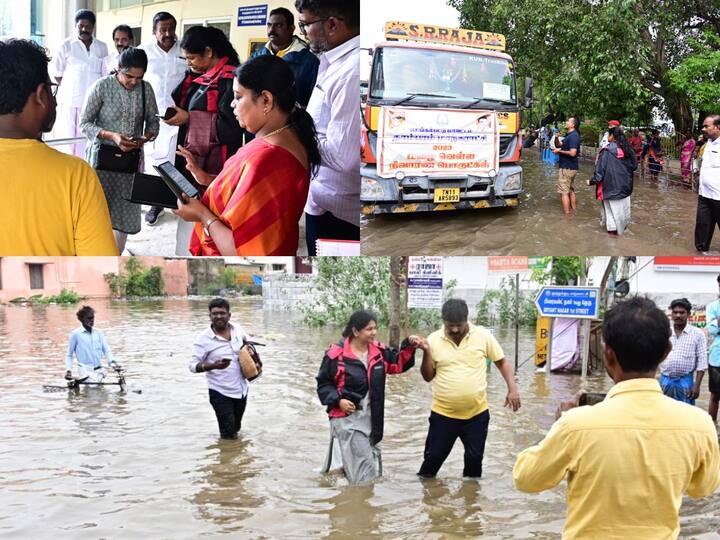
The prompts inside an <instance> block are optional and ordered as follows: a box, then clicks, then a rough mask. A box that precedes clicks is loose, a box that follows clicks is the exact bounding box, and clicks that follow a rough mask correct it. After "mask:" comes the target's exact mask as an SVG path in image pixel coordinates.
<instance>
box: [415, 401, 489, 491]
mask: <svg viewBox="0 0 720 540" xmlns="http://www.w3.org/2000/svg"><path fill="white" fill-rule="evenodd" d="M429 422H430V429H428V434H427V439H425V455H424V460H423V463H422V465H421V466H420V471H419V472H418V475H420V476H424V477H426V478H431V477H433V476H435V475H436V474H437V473H438V471H439V470H440V467H442V464H443V463H444V462H445V460H446V459H447V457H448V455H450V451H451V450H452V447H453V446H454V444H455V440H456V439H457V438H458V437H460V440H461V441H462V443H463V446H464V447H465V467H464V468H463V476H468V477H474V478H480V477H481V476H482V460H483V455H484V454H485V440H486V439H487V434H488V424H489V423H490V412H489V411H487V410H485V411H483V412H481V413H480V414H478V415H477V416H473V417H472V418H468V419H467V420H458V419H457V418H449V417H447V416H443V415H442V414H438V413H436V412H431V413H430V419H429Z"/></svg>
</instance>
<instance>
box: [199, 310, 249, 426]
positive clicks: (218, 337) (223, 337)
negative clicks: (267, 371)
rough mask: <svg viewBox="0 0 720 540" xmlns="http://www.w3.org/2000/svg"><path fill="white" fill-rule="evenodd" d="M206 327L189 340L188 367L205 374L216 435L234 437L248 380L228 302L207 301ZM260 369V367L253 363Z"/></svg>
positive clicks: (242, 340) (242, 336) (240, 340)
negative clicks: (190, 355)
mask: <svg viewBox="0 0 720 540" xmlns="http://www.w3.org/2000/svg"><path fill="white" fill-rule="evenodd" d="M208 310H209V311H210V328H208V329H207V330H205V331H204V332H203V333H202V334H200V335H199V336H198V337H197V339H196V340H195V343H193V353H192V359H191V360H190V364H189V366H188V367H189V368H190V371H191V372H192V373H205V376H206V377H207V383H208V394H209V396H210V405H212V407H213V410H214V411H215V417H216V418H217V423H218V428H219V429H220V438H222V439H237V436H238V432H239V431H240V427H241V424H242V418H243V415H244V414H245V407H246V405H247V394H248V380H247V379H246V378H245V377H244V376H243V372H242V369H241V368H240V362H239V360H238V355H239V354H240V349H242V348H243V346H244V345H245V341H247V337H248V336H247V334H246V333H245V331H244V330H243V329H242V327H241V326H240V325H234V324H232V323H231V322H230V303H229V302H228V301H227V300H225V299H224V298H214V299H213V300H211V301H210V303H209V304H208ZM256 367H257V368H258V371H259V372H261V371H262V367H261V366H257V364H256Z"/></svg>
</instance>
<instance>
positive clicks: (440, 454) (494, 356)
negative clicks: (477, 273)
mask: <svg viewBox="0 0 720 540" xmlns="http://www.w3.org/2000/svg"><path fill="white" fill-rule="evenodd" d="M442 319H443V328H441V329H440V330H437V331H435V332H433V333H432V334H430V335H429V336H428V338H427V341H428V345H429V347H428V348H427V350H425V351H424V354H423V361H422V366H421V367H420V372H421V373H422V376H423V379H425V380H426V381H428V382H430V381H433V401H432V406H431V411H430V428H429V430H428V435H427V439H426V440H425V454H424V460H423V463H422V465H421V466H420V471H419V472H418V475H419V476H422V477H425V478H432V477H434V476H435V475H436V474H437V472H438V471H439V470H440V467H441V466H442V464H443V463H444V462H445V459H446V458H447V457H448V455H449V454H450V451H451V450H452V447H453V445H454V444H455V441H456V439H457V438H458V437H460V440H461V441H462V443H463V446H464V447H465V467H464V468H463V476H466V477H474V478H479V477H481V476H482V460H483V454H484V453H485V439H486V438H487V432H488V424H489V422H490V413H489V412H488V403H487V392H486V389H487V359H490V360H492V361H493V363H494V364H495V367H497V368H498V370H499V371H500V373H501V374H502V376H503V378H504V379H505V383H506V384H507V388H508V393H507V397H506V398H505V406H507V407H511V408H512V410H513V411H517V410H518V409H519V408H520V394H519V393H518V389H517V385H516V384H515V379H514V378H513V372H512V368H511V367H510V363H509V362H508V361H507V360H506V359H505V357H504V354H503V351H502V348H501V347H500V344H499V343H498V342H497V340H496V339H495V338H494V337H493V335H492V334H491V333H490V332H488V331H487V330H486V329H485V328H482V327H480V326H473V325H471V324H470V323H468V306H467V304H466V303H465V301H464V300H460V299H458V298H451V299H450V300H448V301H447V302H445V304H443V307H442Z"/></svg>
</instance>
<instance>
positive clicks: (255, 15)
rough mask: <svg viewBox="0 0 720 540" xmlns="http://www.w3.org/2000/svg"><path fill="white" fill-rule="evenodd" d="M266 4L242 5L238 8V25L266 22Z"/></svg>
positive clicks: (257, 24) (262, 23) (262, 24)
mask: <svg viewBox="0 0 720 540" xmlns="http://www.w3.org/2000/svg"><path fill="white" fill-rule="evenodd" d="M267 14H268V5H267V4H259V5H256V6H243V7H239V8H238V15H237V25H238V26H265V25H266V24H267Z"/></svg>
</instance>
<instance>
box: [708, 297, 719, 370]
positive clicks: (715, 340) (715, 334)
mask: <svg viewBox="0 0 720 540" xmlns="http://www.w3.org/2000/svg"><path fill="white" fill-rule="evenodd" d="M706 309H707V312H706V314H705V317H706V320H707V329H708V332H710V336H711V337H712V343H711V344H710V356H709V357H708V364H710V365H711V366H713V367H720V327H719V326H718V317H720V300H715V301H714V302H710V303H709V304H708V306H707V308H706Z"/></svg>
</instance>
